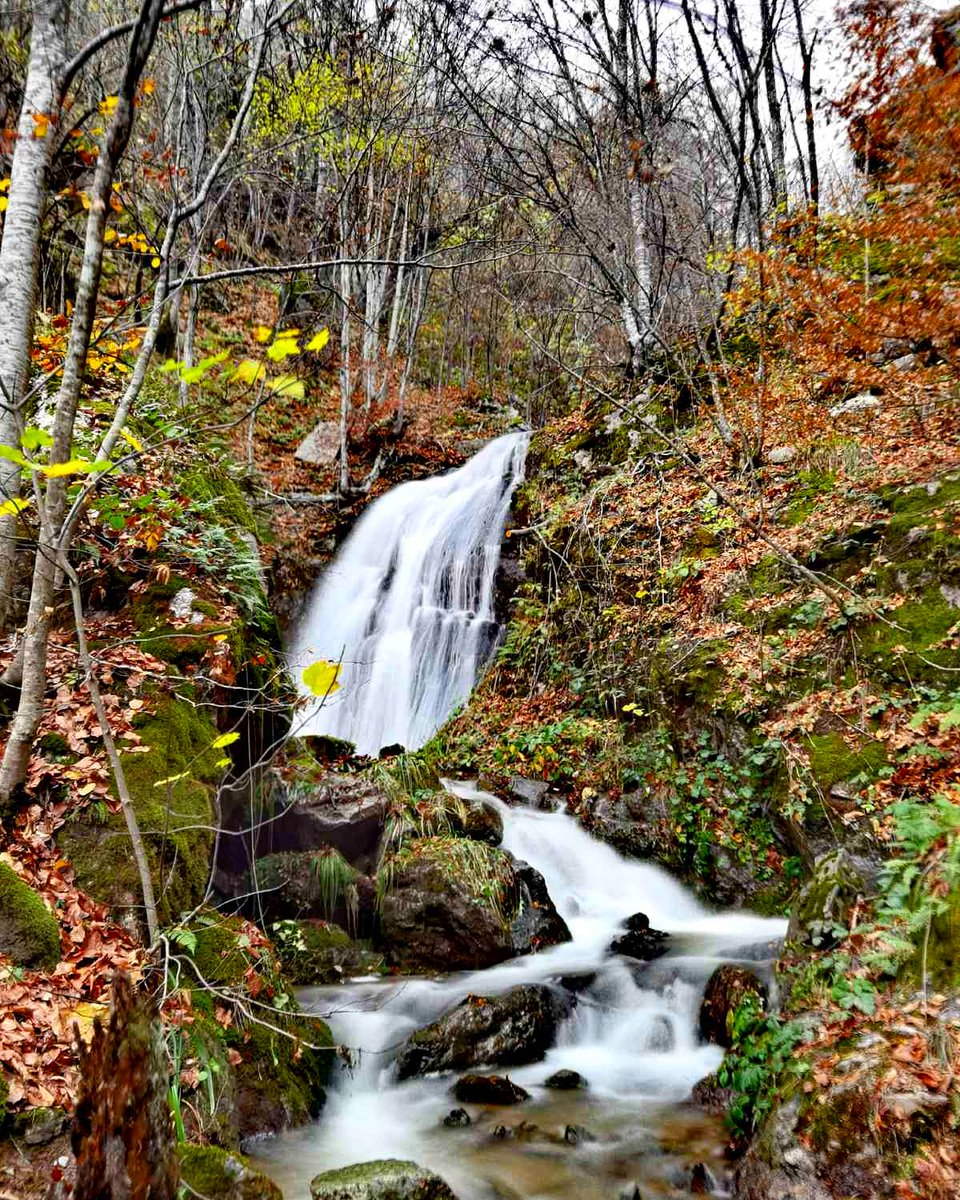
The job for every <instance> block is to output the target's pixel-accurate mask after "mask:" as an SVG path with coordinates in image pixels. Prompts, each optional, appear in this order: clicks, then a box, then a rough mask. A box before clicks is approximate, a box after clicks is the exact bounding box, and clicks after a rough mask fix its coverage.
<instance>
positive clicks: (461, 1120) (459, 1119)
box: [443, 1108, 473, 1129]
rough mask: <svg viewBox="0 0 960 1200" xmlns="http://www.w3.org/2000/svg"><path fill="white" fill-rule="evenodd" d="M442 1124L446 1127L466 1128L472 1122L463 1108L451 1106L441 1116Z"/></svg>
mask: <svg viewBox="0 0 960 1200" xmlns="http://www.w3.org/2000/svg"><path fill="white" fill-rule="evenodd" d="M443 1124H444V1125H445V1126H446V1127H447V1129H466V1127H467V1126H468V1125H472V1124H473V1122H472V1121H471V1120H470V1114H469V1113H468V1112H467V1110H466V1109H465V1108H451V1109H450V1111H449V1112H448V1113H447V1115H446V1116H445V1117H444V1118H443Z"/></svg>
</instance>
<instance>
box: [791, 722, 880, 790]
mask: <svg viewBox="0 0 960 1200" xmlns="http://www.w3.org/2000/svg"><path fill="white" fill-rule="evenodd" d="M807 754H808V756H809V759H810V773H811V775H812V776H813V778H814V780H815V781H816V784H817V786H818V787H819V788H820V789H821V790H822V792H823V793H824V795H829V793H830V790H831V788H834V787H836V785H837V784H840V783H847V782H849V781H850V780H852V779H856V778H857V777H858V776H864V777H866V778H870V779H872V778H874V777H875V776H876V775H877V773H878V772H879V771H880V770H881V768H883V767H884V766H886V764H887V750H886V746H885V745H884V744H883V742H877V741H867V742H864V743H862V744H861V745H859V746H857V747H855V748H853V747H851V746H849V745H848V744H847V742H846V741H845V740H844V738H843V737H842V735H841V734H839V733H825V734H816V735H814V736H812V737H811V738H810V741H809V745H808V748H807Z"/></svg>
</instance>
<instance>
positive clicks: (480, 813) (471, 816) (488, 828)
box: [463, 800, 503, 846]
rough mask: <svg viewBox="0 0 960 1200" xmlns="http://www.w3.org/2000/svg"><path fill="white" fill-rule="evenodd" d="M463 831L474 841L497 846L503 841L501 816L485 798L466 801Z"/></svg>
mask: <svg viewBox="0 0 960 1200" xmlns="http://www.w3.org/2000/svg"><path fill="white" fill-rule="evenodd" d="M463 832H464V833H465V834H466V835H467V837H469V838H473V839H474V840H475V841H478V842H486V843H487V845H488V846H499V845H500V843H501V842H502V841H503V817H501V816H500V814H499V813H498V812H497V810H496V809H495V808H494V807H493V805H492V804H488V803H487V801H486V800H471V801H469V802H468V803H467V815H466V818H465V819H464V822H463Z"/></svg>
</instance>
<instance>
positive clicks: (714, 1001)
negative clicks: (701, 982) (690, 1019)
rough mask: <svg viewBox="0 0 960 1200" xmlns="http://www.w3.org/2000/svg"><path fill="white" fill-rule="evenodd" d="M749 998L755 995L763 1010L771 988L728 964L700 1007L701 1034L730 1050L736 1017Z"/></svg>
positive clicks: (710, 981)
mask: <svg viewBox="0 0 960 1200" xmlns="http://www.w3.org/2000/svg"><path fill="white" fill-rule="evenodd" d="M747 996H754V997H755V998H756V1000H757V1002H758V1004H759V1006H760V1007H761V1008H765V1007H766V1004H767V989H766V988H765V987H764V985H763V984H762V983H761V982H760V980H759V979H758V978H757V976H756V975H755V974H754V973H753V971H751V970H749V969H748V968H746V967H735V966H733V965H732V964H730V963H725V964H724V965H723V966H722V967H717V969H716V970H715V971H714V973H713V974H712V975H711V976H710V978H709V979H708V980H707V986H706V988H705V989H704V993H703V1000H702V1002H701V1004H700V1018H699V1026H700V1035H701V1037H703V1038H704V1040H705V1041H708V1042H716V1044H717V1045H718V1046H725V1047H727V1048H729V1046H730V1045H731V1037H730V1025H731V1020H732V1018H733V1014H734V1013H735V1012H736V1010H737V1008H738V1007H739V1006H740V1004H741V1003H742V1002H743V1001H744V1000H745V999H746V997H747Z"/></svg>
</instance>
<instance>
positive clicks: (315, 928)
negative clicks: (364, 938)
mask: <svg viewBox="0 0 960 1200" xmlns="http://www.w3.org/2000/svg"><path fill="white" fill-rule="evenodd" d="M273 929H274V933H275V934H277V940H278V947H277V952H278V954H279V956H280V963H281V966H282V967H283V972H284V974H285V975H286V977H287V978H288V979H289V980H290V982H291V983H293V984H295V985H297V986H299V987H309V986H312V985H316V984H323V983H336V982H338V981H339V980H341V979H344V978H348V977H349V976H351V975H367V974H375V973H378V972H380V971H383V970H384V961H383V957H382V955H380V954H377V953H376V952H375V951H373V950H370V949H368V948H367V947H366V946H363V945H360V944H359V943H358V942H355V941H354V940H353V938H351V937H350V935H349V934H348V933H347V931H346V930H345V929H341V928H340V926H339V925H333V924H331V923H330V922H329V921H285V922H282V923H281V925H276V926H274V927H273ZM281 929H282V934H281V933H280V932H279V931H280V930H281Z"/></svg>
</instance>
